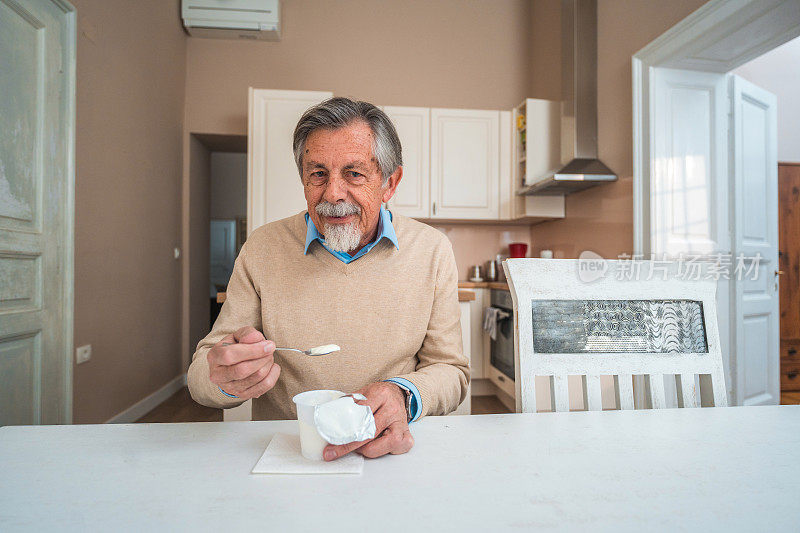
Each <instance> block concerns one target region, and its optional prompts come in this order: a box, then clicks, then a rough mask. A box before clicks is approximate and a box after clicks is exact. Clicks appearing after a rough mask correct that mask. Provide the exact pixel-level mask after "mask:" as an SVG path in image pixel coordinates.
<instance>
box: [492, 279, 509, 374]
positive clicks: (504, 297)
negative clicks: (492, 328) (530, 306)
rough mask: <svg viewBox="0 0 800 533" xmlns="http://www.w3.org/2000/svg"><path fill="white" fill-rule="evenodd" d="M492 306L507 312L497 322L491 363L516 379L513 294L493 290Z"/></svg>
mask: <svg viewBox="0 0 800 533" xmlns="http://www.w3.org/2000/svg"><path fill="white" fill-rule="evenodd" d="M490 302H491V303H490V305H491V306H492V307H496V308H498V309H500V310H501V311H504V312H505V315H507V316H505V315H503V318H498V320H497V336H496V338H495V339H492V342H491V350H490V352H489V353H490V356H489V361H490V362H491V364H492V366H493V367H495V368H496V369H497V370H499V371H500V372H502V373H503V374H505V375H506V376H508V377H509V378H510V379H512V380H513V379H514V305H513V303H512V301H511V293H510V292H509V291H504V290H500V289H492V292H491V300H490Z"/></svg>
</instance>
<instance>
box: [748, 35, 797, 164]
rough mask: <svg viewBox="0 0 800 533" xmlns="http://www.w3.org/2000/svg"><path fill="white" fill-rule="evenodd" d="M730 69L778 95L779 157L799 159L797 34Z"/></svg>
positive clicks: (788, 161)
mask: <svg viewBox="0 0 800 533" xmlns="http://www.w3.org/2000/svg"><path fill="white" fill-rule="evenodd" d="M733 73H734V74H738V75H739V76H741V77H743V78H745V79H746V80H749V81H751V82H753V83H755V84H756V85H758V86H759V87H762V88H764V89H766V90H768V91H769V92H771V93H772V94H774V95H775V96H776V97H777V98H778V161H782V162H785V163H800V128H798V125H800V99H798V95H800V37H798V38H796V39H793V40H791V41H789V42H788V43H786V44H784V45H782V46H779V47H778V48H776V49H774V50H771V51H769V52H767V53H766V54H764V55H763V56H761V57H758V58H756V59H754V60H752V61H750V62H749V63H746V64H744V65H742V66H741V67H739V68H737V69H736V70H734V71H733Z"/></svg>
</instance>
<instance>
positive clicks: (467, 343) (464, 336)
mask: <svg viewBox="0 0 800 533" xmlns="http://www.w3.org/2000/svg"><path fill="white" fill-rule="evenodd" d="M470 303H471V302H459V304H458V307H459V310H460V311H461V344H462V347H463V349H464V355H466V356H467V358H468V359H470V360H471V359H472V357H471V353H472V348H471V338H470V314H471V313H470ZM471 413H472V384H471V383H470V385H468V386H467V396H466V397H465V398H464V401H463V402H461V405H459V406H458V407H457V408H456V410H455V411H453V412H452V413H450V414H451V415H468V414H471Z"/></svg>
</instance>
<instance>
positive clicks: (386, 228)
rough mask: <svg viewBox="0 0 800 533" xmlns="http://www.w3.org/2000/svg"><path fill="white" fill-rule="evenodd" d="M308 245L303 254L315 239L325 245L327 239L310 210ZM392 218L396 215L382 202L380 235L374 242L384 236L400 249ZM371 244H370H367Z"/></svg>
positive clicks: (307, 222) (307, 220) (379, 219)
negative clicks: (315, 222)
mask: <svg viewBox="0 0 800 533" xmlns="http://www.w3.org/2000/svg"><path fill="white" fill-rule="evenodd" d="M305 216H306V247H305V250H304V251H303V254H307V253H308V247H309V246H311V243H312V242H314V241H319V242H320V244H322V245H323V246H324V245H325V239H324V238H323V236H322V234H321V233H320V232H319V231H318V230H317V227H316V226H315V225H314V221H313V220H311V217H310V216H309V214H308V212H306V215H305ZM392 218H394V216H393V215H392V213H391V212H389V211H388V210H387V209H386V208H385V207H384V206H383V204H381V211H380V218H378V235H377V237H375V240H374V241H372V243H373V244H375V243H378V242H380V240H381V239H383V238H384V237H385V238H387V239H389V242H391V243H392V244H394V247H395V248H397V249H398V250H399V249H400V244H399V243H398V242H397V233H395V231H394V224H392ZM367 246H369V245H367Z"/></svg>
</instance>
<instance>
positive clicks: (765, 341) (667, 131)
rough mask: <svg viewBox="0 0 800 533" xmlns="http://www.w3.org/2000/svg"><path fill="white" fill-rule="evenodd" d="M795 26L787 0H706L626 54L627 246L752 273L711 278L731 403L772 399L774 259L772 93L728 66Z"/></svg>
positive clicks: (772, 44) (793, 32) (789, 34)
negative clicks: (630, 216) (630, 214)
mask: <svg viewBox="0 0 800 533" xmlns="http://www.w3.org/2000/svg"><path fill="white" fill-rule="evenodd" d="M798 35H800V4H798V3H797V2H791V1H775V2H758V1H749V2H736V3H734V2H726V1H723V0H712V1H711V2H708V3H707V4H705V5H704V6H702V7H701V8H700V9H698V10H697V11H695V12H694V13H693V14H692V15H690V16H689V17H687V18H686V19H684V20H683V21H681V22H680V23H678V24H677V25H676V26H674V27H673V28H671V29H670V30H669V31H667V32H666V33H664V34H663V35H662V36H660V37H659V38H658V39H656V40H655V41H653V42H652V43H650V44H649V45H648V46H646V47H645V48H644V49H642V50H641V51H639V52H638V53H637V54H635V55H634V57H633V62H632V67H633V93H634V94H633V96H634V98H633V114H634V183H633V187H634V250H635V253H636V254H637V255H641V256H643V257H645V258H649V257H651V255H652V254H656V255H660V254H666V255H667V256H674V255H675V254H678V253H689V254H690V255H691V254H700V255H702V254H705V255H707V256H711V257H708V258H709V259H713V254H718V255H717V257H720V256H724V257H727V258H729V259H728V261H736V258H737V257H744V258H745V259H746V260H747V261H749V263H748V265H747V266H749V267H751V268H753V269H754V271H755V272H757V276H756V278H755V279H752V280H741V279H736V278H733V277H731V278H728V279H726V280H724V281H722V280H721V282H720V284H719V287H718V309H720V310H722V309H728V310H729V311H730V312H728V313H723V312H720V313H719V327H720V337H721V344H722V349H723V354H727V357H725V366H726V380H727V381H728V392H729V396H730V403H731V405H756V404H765V403H778V400H779V388H780V387H779V374H780V372H779V365H778V316H779V313H778V290H777V288H778V282H777V276H778V273H779V270H780V269H779V268H778V265H777V259H778V257H777V250H778V237H777V233H778V232H777V212H778V208H777V159H776V157H775V153H774V149H775V145H776V142H775V139H774V134H771V133H770V132H774V131H775V129H776V128H775V118H774V117H775V116H776V110H775V104H774V101H775V99H774V97H773V96H772V95H770V94H769V93H768V92H767V91H762V90H761V89H759V88H758V87H756V86H755V85H753V84H751V83H748V82H747V81H746V80H743V79H741V78H738V77H736V76H732V75H730V74H728V73H730V72H731V71H733V70H734V69H736V68H737V67H739V66H741V65H743V64H745V63H747V62H748V61H750V60H752V59H754V58H756V57H758V56H761V55H762V54H764V53H766V52H768V51H770V50H772V49H774V48H776V47H777V46H779V45H781V44H783V43H785V42H787V41H790V40H791V39H793V38H794V37H796V36H798ZM771 135H772V137H771ZM754 146H755V147H757V148H758V149H756V150H753V149H751V148H752V147H754ZM756 202H761V204H762V205H760V206H757V205H756ZM756 254H758V256H759V257H760V258H762V259H763V260H761V261H756V260H755V257H756ZM719 260H720V259H718V260H717V261H719ZM728 268H729V269H732V268H733V265H732V264H730V263H729V265H728Z"/></svg>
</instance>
